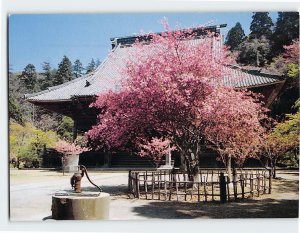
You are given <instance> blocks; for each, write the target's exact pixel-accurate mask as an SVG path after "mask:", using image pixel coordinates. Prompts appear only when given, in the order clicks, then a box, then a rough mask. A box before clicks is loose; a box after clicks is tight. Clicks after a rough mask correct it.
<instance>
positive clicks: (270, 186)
mask: <svg viewBox="0 0 300 233" xmlns="http://www.w3.org/2000/svg"><path fill="white" fill-rule="evenodd" d="M271 193H272V170H271V169H269V194H271Z"/></svg>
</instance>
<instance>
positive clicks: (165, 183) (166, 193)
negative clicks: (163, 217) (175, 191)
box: [164, 180, 168, 200]
mask: <svg viewBox="0 0 300 233" xmlns="http://www.w3.org/2000/svg"><path fill="white" fill-rule="evenodd" d="M164 186H165V200H167V198H168V192H167V181H166V180H165V182H164Z"/></svg>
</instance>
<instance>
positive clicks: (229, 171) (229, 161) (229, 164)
mask: <svg viewBox="0 0 300 233" xmlns="http://www.w3.org/2000/svg"><path fill="white" fill-rule="evenodd" d="M226 171H227V174H228V178H229V181H230V182H232V172H231V155H229V156H228V159H227V168H226Z"/></svg>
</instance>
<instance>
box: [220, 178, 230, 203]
mask: <svg viewBox="0 0 300 233" xmlns="http://www.w3.org/2000/svg"><path fill="white" fill-rule="evenodd" d="M219 182H220V202H221V203H225V202H226V201H227V197H226V181H225V176H224V173H223V172H221V174H220V177H219ZM228 198H229V197H228Z"/></svg>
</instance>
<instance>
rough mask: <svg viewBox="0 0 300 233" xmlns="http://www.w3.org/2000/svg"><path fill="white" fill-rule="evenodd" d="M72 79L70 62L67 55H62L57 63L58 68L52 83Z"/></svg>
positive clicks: (60, 82)
mask: <svg viewBox="0 0 300 233" xmlns="http://www.w3.org/2000/svg"><path fill="white" fill-rule="evenodd" d="M72 79H73V72H72V63H71V61H70V60H69V58H68V57H67V56H64V57H63V59H62V61H61V62H60V63H59V65H58V69H57V72H56V75H55V78H54V80H53V84H54V85H59V84H62V83H64V82H67V81H71V80H72Z"/></svg>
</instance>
